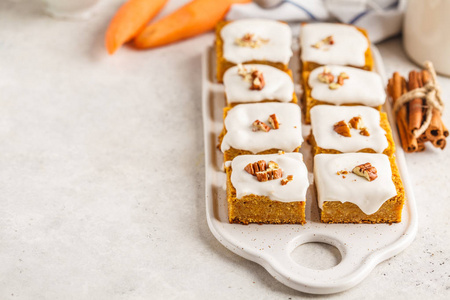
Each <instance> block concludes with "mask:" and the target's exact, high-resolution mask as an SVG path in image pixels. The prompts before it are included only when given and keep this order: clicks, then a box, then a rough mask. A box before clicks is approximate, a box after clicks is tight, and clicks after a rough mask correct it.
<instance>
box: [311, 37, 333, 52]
mask: <svg viewBox="0 0 450 300" xmlns="http://www.w3.org/2000/svg"><path fill="white" fill-rule="evenodd" d="M333 44H334V39H333V36H332V35H329V36H327V37H326V38H324V39H323V40H321V41H318V42H317V43H315V44H314V45H311V47H313V48H316V49H320V48H322V46H324V45H333Z"/></svg>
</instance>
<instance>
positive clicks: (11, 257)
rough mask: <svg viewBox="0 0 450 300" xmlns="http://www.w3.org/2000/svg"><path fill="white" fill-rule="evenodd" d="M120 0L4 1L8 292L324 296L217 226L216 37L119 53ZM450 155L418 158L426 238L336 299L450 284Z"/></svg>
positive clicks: (1, 100)
mask: <svg viewBox="0 0 450 300" xmlns="http://www.w3.org/2000/svg"><path fill="white" fill-rule="evenodd" d="M121 2H122V1H120V0H114V1H112V0H111V1H103V2H102V3H101V4H100V5H99V7H98V10H97V12H96V14H95V15H94V17H93V18H92V19H90V20H88V21H62V20H54V19H51V18H49V17H47V16H45V15H43V14H42V12H41V10H40V8H39V6H38V5H36V4H30V3H29V2H27V1H22V2H17V3H14V2H8V1H6V2H5V1H1V2H0V149H1V151H0V191H1V192H0V193H1V200H0V203H1V207H2V208H1V210H0V265H1V266H2V268H1V269H2V270H1V272H0V298H1V299H88V298H90V299H136V298H147V299H208V298H213V297H214V298H218V299H231V298H242V299H289V298H291V299H296V298H309V297H311V298H315V297H316V296H312V295H306V294H302V293H300V292H297V291H295V290H292V289H290V288H288V287H285V286H284V285H282V284H281V283H279V282H277V281H276V280H275V279H274V278H272V276H271V275H269V274H268V273H267V272H266V271H265V270H264V269H263V268H262V267H261V266H259V265H257V264H255V263H252V262H249V261H247V260H245V259H243V258H241V257H239V256H237V255H235V254H233V253H231V252H230V251H228V250H227V249H225V248H224V247H223V246H222V245H221V244H219V242H217V241H216V240H215V238H214V237H213V236H212V234H211V233H210V232H209V229H208V226H207V224H206V220H205V208H204V203H205V201H204V162H203V137H202V122H201V107H200V106H201V101H200V97H201V86H200V55H201V53H202V51H203V49H204V48H205V47H206V46H207V45H210V44H211V43H212V41H213V35H212V34H207V35H203V36H200V37H198V38H195V39H190V40H188V41H185V42H182V43H178V44H174V45H171V46H168V47H164V48H160V49H155V50H151V51H136V50H134V49H132V48H131V47H124V48H123V49H120V50H119V52H118V53H117V54H116V55H114V56H112V57H110V56H108V55H107V54H106V51H105V49H104V47H103V34H104V31H105V29H106V25H107V23H108V20H109V19H110V17H111V15H112V14H113V13H114V11H115V10H116V9H117V7H118V5H119V4H120V3H121ZM182 2H184V1H170V3H169V5H168V6H167V7H166V8H165V10H164V11H163V14H166V13H167V12H169V11H172V10H173V9H175V8H176V7H178V6H180V5H181V3H182ZM33 3H34V2H33ZM379 49H380V51H381V53H382V55H383V58H384V62H385V66H386V69H387V71H388V72H389V73H392V72H393V71H395V70H399V71H401V72H402V73H403V74H406V72H407V71H408V70H409V69H411V68H413V67H415V66H414V65H413V64H412V63H410V62H409V61H408V59H407V58H406V56H405V54H404V52H403V50H402V47H401V41H400V40H399V39H392V40H389V41H387V42H384V43H382V44H380V45H379ZM439 82H440V83H441V85H442V87H443V95H444V97H445V100H448V99H450V79H449V78H443V77H440V78H439ZM447 102H448V101H447ZM448 109H449V108H447V111H448ZM444 121H445V123H446V124H447V125H448V126H449V125H450V113H448V112H446V113H445V114H444ZM449 155H450V146H449V147H447V148H446V149H445V151H440V150H436V149H434V148H433V149H432V148H429V149H427V151H425V152H423V153H418V154H409V155H407V157H406V159H407V163H408V167H409V173H410V176H411V180H412V182H413V185H414V191H415V195H416V199H417V206H418V211H419V221H420V224H419V232H418V234H417V238H416V240H415V241H414V242H413V243H412V245H411V246H410V247H409V248H407V249H406V250H405V251H403V252H402V253H401V254H399V255H397V256H396V257H394V258H392V259H390V260H388V261H386V262H383V263H381V264H380V265H379V266H378V267H376V268H375V269H374V271H373V272H372V273H371V274H370V275H369V276H368V277H367V278H366V279H365V280H364V281H363V282H362V283H361V284H359V285H358V286H356V287H354V288H353V289H351V290H349V291H347V292H344V293H340V294H336V295H331V296H330V297H329V298H336V299H339V298H341V299H355V298H362V297H364V298H393V297H394V295H395V296H396V297H399V298H409V299H421V298H428V299H446V298H449V297H450V277H449V276H450V268H449V265H450V259H449V258H450V253H449V251H450V242H449V237H450V236H449V235H450V234H449V229H448V228H449V221H448V212H449V211H450V192H449V189H448V182H449V181H450V172H449V170H450V158H449ZM309 257H310V256H309ZM310 265H314V264H310ZM322 297H323V296H321V298H322Z"/></svg>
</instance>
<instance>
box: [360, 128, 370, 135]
mask: <svg viewBox="0 0 450 300" xmlns="http://www.w3.org/2000/svg"><path fill="white" fill-rule="evenodd" d="M359 134H360V135H364V136H370V133H369V131H368V130H367V128H362V129H361V130H360V131H359Z"/></svg>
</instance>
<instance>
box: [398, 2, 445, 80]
mask: <svg viewBox="0 0 450 300" xmlns="http://www.w3.org/2000/svg"><path fill="white" fill-rule="evenodd" d="M449 33H450V0H409V3H408V5H407V9H406V12H405V19H404V23H403V45H404V47H405V51H406V53H407V54H408V56H409V57H410V58H411V59H412V60H413V61H414V62H416V63H417V64H419V65H421V66H423V63H424V62H425V61H426V60H430V61H431V62H433V65H434V68H435V69H436V71H437V72H438V73H440V74H442V75H446V76H450V37H449Z"/></svg>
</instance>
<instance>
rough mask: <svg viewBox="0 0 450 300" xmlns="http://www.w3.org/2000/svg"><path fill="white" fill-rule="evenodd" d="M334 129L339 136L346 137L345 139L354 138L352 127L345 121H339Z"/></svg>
mask: <svg viewBox="0 0 450 300" xmlns="http://www.w3.org/2000/svg"><path fill="white" fill-rule="evenodd" d="M333 129H334V131H335V132H336V133H337V134H340V135H342V136H345V137H351V136H352V134H351V133H350V127H348V125H347V123H346V122H345V121H344V120H342V121H339V122H337V123H336V124H334V128H333Z"/></svg>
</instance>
